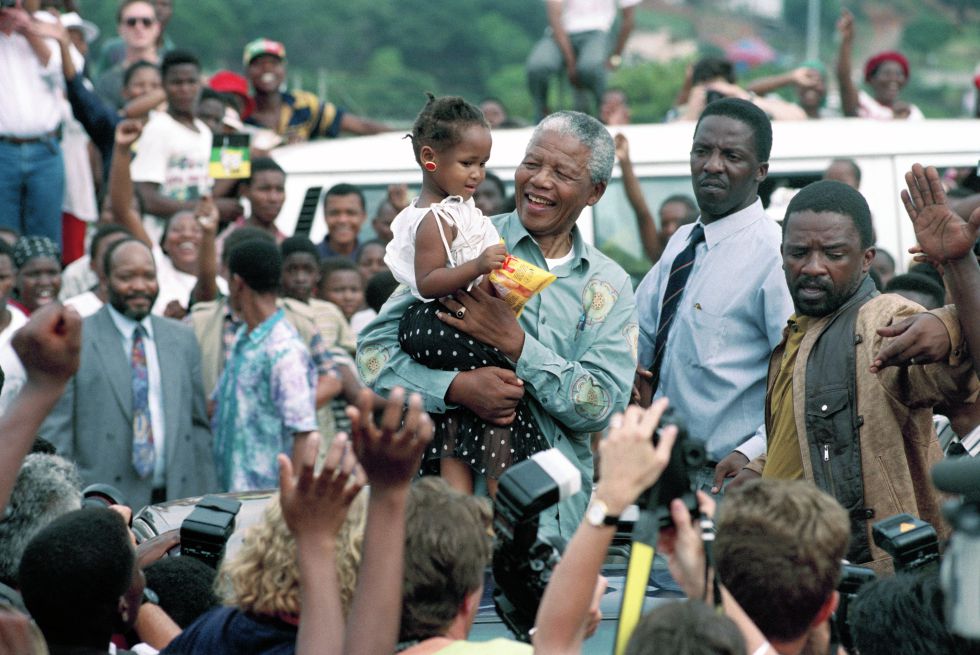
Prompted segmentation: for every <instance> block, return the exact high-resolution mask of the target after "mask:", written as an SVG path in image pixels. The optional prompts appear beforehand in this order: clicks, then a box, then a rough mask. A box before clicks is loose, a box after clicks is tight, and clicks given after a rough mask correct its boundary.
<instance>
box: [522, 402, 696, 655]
mask: <svg viewBox="0 0 980 655" xmlns="http://www.w3.org/2000/svg"><path fill="white" fill-rule="evenodd" d="M665 409H667V399H666V398H661V399H658V400H657V402H655V403H654V404H653V405H652V406H650V408H649V409H642V408H640V407H638V406H636V405H631V406H629V407H627V408H626V413H625V414H616V415H614V416H613V418H612V419H611V420H610V423H609V424H610V426H611V427H610V431H609V435H608V436H607V437H606V438H605V439H604V440H603V441H602V443H601V444H600V445H599V451H600V453H601V460H600V465H599V466H600V478H599V484H598V486H597V487H596V491H595V498H596V500H600V501H602V502H603V503H605V505H606V508H607V513H608V515H619V514H621V513H622V511H623V510H624V509H626V507H628V506H629V505H630V504H632V503H633V501H635V500H636V498H637V496H639V495H640V494H641V493H642V492H643V490H644V489H646V488H647V487H649V486H650V485H652V484H653V483H654V482H656V481H657V479H658V478H659V477H660V475H661V474H662V473H663V471H664V469H665V468H667V463H668V462H669V461H670V450H671V448H673V446H674V441H675V439H676V438H677V428H676V426H673V425H670V426H667V427H665V428H663V429H661V430H660V440H659V443H658V444H657V445H656V446H654V445H653V439H652V437H653V432H654V430H655V429H656V427H657V425H658V424H659V422H660V417H661V415H662V414H663V412H664V410H665ZM615 532H616V530H615V527H614V526H606V525H599V526H595V525H592V524H591V523H589V522H583V523H582V524H581V525H580V526H579V528H578V530H576V531H575V535H574V536H573V537H572V540H571V541H570V542H569V543H568V548H566V549H565V554H564V555H563V556H562V559H561V561H560V562H559V563H558V565H557V566H556V567H555V571H554V574H553V575H552V577H551V581H550V582H549V583H548V586H547V588H546V589H545V591H544V597H543V598H542V599H541V605H540V606H539V607H538V615H537V619H536V625H537V628H538V629H537V632H535V634H534V650H535V652H536V653H538V652H540V653H578V652H580V648H581V644H582V641H583V640H584V639H585V634H586V630H587V628H588V626H589V625H590V620H589V619H590V612H589V605H590V601H591V600H592V598H593V593H594V590H595V581H596V579H597V576H598V575H599V571H600V570H601V568H602V562H603V560H604V559H605V556H606V550H607V549H608V548H609V544H610V543H611V542H612V539H613V536H614V535H615Z"/></svg>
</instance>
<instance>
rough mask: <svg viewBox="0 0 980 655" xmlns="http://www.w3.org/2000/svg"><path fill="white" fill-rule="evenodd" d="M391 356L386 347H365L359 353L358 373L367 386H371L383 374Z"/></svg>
mask: <svg viewBox="0 0 980 655" xmlns="http://www.w3.org/2000/svg"><path fill="white" fill-rule="evenodd" d="M389 359H391V354H390V353H389V352H388V349H387V348H385V347H384V346H377V345H371V346H365V347H364V348H361V349H360V350H358V351H357V372H358V373H359V374H360V376H361V379H362V380H364V383H365V384H371V383H372V382H374V381H375V379H376V378H377V377H378V375H379V374H380V373H381V369H383V368H384V366H385V364H387V363H388V360H389Z"/></svg>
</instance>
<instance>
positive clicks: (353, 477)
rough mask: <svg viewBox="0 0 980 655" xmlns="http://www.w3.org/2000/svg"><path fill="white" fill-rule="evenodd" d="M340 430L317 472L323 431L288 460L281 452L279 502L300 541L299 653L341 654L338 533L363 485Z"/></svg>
mask: <svg viewBox="0 0 980 655" xmlns="http://www.w3.org/2000/svg"><path fill="white" fill-rule="evenodd" d="M349 445H350V444H349V442H348V440H347V436H346V435H344V434H338V435H337V436H336V437H335V438H334V441H333V443H332V444H331V445H330V450H329V452H328V453H327V458H326V460H325V461H324V463H323V468H322V469H321V471H320V473H319V474H318V475H314V472H313V466H314V463H315V462H316V453H317V449H318V446H319V435H316V436H314V437H312V438H311V439H309V440H308V441H307V442H306V443H305V444H304V447H303V449H302V450H300V451H298V452H296V453H295V455H294V459H292V460H290V459H289V458H288V457H286V456H285V455H279V503H280V504H281V506H282V515H283V518H284V519H285V521H286V525H287V526H288V527H289V531H290V532H291V533H292V534H293V538H294V539H295V541H296V558H297V563H298V564H299V579H300V583H299V584H300V604H301V605H302V607H303V616H302V619H301V620H300V623H299V631H298V633H297V635H296V652H297V653H298V654H299V655H308V654H311V653H340V652H341V649H340V645H341V644H342V643H343V634H344V618H343V610H342V609H341V606H340V583H339V581H338V579H337V567H336V548H337V546H336V542H337V535H338V534H339V533H340V529H341V527H342V526H343V523H344V519H345V518H346V517H347V510H348V509H349V508H350V504H351V502H353V500H354V497H355V496H357V494H358V492H359V491H360V490H361V487H363V486H364V472H363V471H362V470H361V469H360V466H359V465H358V463H357V459H356V458H355V457H354V455H353V453H352V452H351V449H350V448H349Z"/></svg>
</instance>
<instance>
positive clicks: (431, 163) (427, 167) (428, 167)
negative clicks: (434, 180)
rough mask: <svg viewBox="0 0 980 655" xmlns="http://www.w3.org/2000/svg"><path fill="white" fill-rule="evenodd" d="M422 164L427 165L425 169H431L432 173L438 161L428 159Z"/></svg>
mask: <svg viewBox="0 0 980 655" xmlns="http://www.w3.org/2000/svg"><path fill="white" fill-rule="evenodd" d="M422 165H423V166H425V170H427V171H429V172H430V173H432V172H434V171H435V170H436V163H435V162H434V161H427V162H425V163H424V164H422Z"/></svg>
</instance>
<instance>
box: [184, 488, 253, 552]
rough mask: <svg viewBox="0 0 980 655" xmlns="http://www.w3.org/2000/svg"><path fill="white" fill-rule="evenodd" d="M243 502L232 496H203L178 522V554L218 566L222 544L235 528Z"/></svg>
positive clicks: (223, 545) (226, 541) (223, 549)
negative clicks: (236, 518) (181, 520)
mask: <svg viewBox="0 0 980 655" xmlns="http://www.w3.org/2000/svg"><path fill="white" fill-rule="evenodd" d="M241 507H242V504H241V502H240V501H237V500H234V499H232V498H223V497H221V496H214V495H211V496H205V497H204V498H202V499H201V500H200V501H198V503H197V505H196V506H195V507H194V509H193V511H191V513H190V514H188V515H187V518H185V519H184V521H183V523H181V524H180V554H181V555H186V556H189V557H194V558H196V559H199V560H201V561H202V562H204V563H205V564H207V565H208V566H210V567H211V568H214V569H217V568H218V564H219V563H220V562H221V558H222V557H224V554H225V544H227V543H228V538H229V537H230V536H231V535H232V533H233V532H234V531H235V516H236V515H237V514H238V510H240V509H241Z"/></svg>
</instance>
